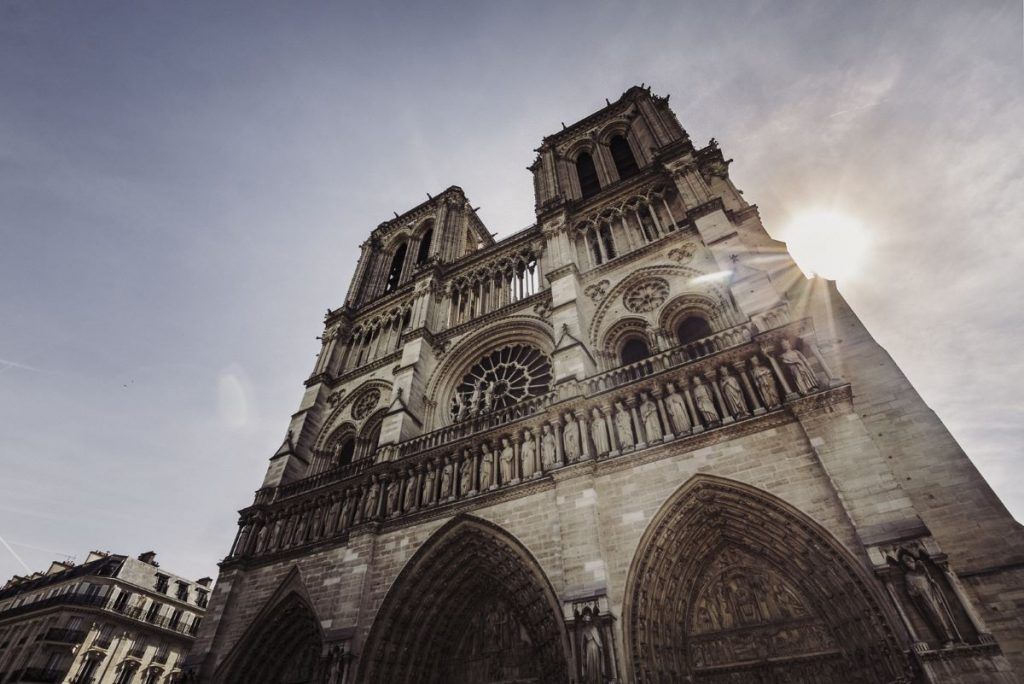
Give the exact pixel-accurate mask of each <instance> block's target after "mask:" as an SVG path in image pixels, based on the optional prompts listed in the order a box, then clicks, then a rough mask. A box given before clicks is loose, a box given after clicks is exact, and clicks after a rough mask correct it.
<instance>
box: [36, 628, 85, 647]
mask: <svg viewBox="0 0 1024 684" xmlns="http://www.w3.org/2000/svg"><path fill="white" fill-rule="evenodd" d="M37 640H38V641H53V642H56V643H59V644H80V643H82V641H83V640H85V632H83V631H82V630H80V629H63V628H61V627H51V628H50V629H48V630H46V631H45V632H43V633H42V634H40V635H39V636H38V637H37Z"/></svg>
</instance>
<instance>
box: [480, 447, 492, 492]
mask: <svg viewBox="0 0 1024 684" xmlns="http://www.w3.org/2000/svg"><path fill="white" fill-rule="evenodd" d="M480 450H481V451H482V452H483V457H482V458H481V459H480V491H484V490H485V489H490V488H491V487H492V486H493V485H494V454H493V453H491V447H490V445H489V444H487V442H484V443H483V444H481V445H480Z"/></svg>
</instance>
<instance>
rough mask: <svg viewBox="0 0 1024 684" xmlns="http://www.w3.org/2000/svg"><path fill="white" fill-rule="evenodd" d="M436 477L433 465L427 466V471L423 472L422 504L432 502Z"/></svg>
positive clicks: (425, 504)
mask: <svg viewBox="0 0 1024 684" xmlns="http://www.w3.org/2000/svg"><path fill="white" fill-rule="evenodd" d="M436 479H437V475H435V474H434V468H433V466H427V471H426V472H425V473H424V474H423V497H422V501H423V505H424V506H429V505H430V504H432V503H434V481H435V480H436Z"/></svg>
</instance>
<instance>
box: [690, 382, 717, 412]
mask: <svg viewBox="0 0 1024 684" xmlns="http://www.w3.org/2000/svg"><path fill="white" fill-rule="evenodd" d="M693 383H694V384H693V403H694V404H696V405H697V413H699V414H700V417H701V419H702V420H703V421H704V422H705V423H706V424H711V423H717V422H718V420H719V418H718V409H716V408H715V398H714V397H713V396H712V395H711V388H710V387H708V386H707V385H705V384H704V383H703V382H701V379H700V376H699V375H695V376H694V377H693Z"/></svg>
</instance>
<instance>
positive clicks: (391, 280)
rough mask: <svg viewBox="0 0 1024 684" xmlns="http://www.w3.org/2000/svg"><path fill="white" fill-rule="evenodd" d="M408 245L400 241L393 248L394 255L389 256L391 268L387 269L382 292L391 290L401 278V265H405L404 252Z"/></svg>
mask: <svg viewBox="0 0 1024 684" xmlns="http://www.w3.org/2000/svg"><path fill="white" fill-rule="evenodd" d="M408 247H409V246H408V245H407V244H406V243H404V242H403V243H402V244H401V245H399V246H398V249H396V250H395V255H394V256H393V257H391V268H390V269H388V279H387V282H386V283H384V292H385V293H387V292H393V291H394V290H395V289H396V288H397V287H398V284H399V283H400V282H401V280H402V267H403V266H404V265H405V253H406V251H407V250H408Z"/></svg>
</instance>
